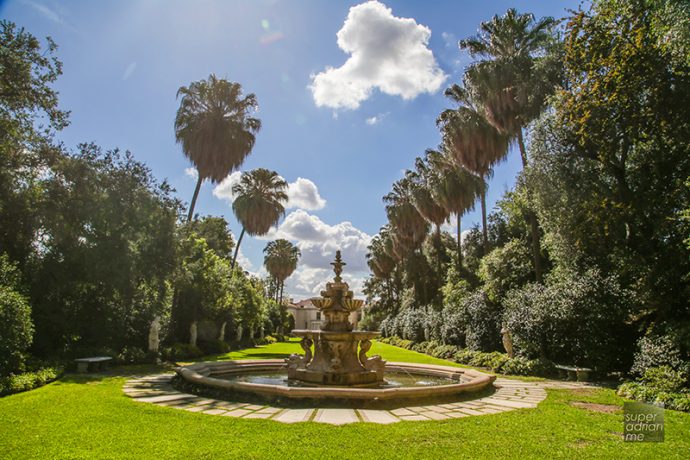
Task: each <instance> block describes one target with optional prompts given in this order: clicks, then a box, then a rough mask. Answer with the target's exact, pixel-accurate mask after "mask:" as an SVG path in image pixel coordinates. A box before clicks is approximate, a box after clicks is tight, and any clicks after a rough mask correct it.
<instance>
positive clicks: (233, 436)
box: [0, 342, 690, 459]
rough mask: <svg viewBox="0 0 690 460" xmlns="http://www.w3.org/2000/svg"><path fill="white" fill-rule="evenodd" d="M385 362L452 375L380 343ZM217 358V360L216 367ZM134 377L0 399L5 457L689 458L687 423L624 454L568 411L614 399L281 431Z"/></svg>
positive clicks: (273, 350)
mask: <svg viewBox="0 0 690 460" xmlns="http://www.w3.org/2000/svg"><path fill="white" fill-rule="evenodd" d="M296 351H299V348H298V345H297V344H296V343H294V342H293V343H280V344H274V345H270V346H266V347H257V348H252V349H247V350H241V351H236V352H232V353H228V354H227V355H224V358H225V359H227V358H232V359H242V358H245V359H246V358H254V359H256V358H277V357H282V356H285V355H286V354H289V353H292V352H296ZM372 352H373V353H378V354H381V355H383V357H384V358H385V359H388V360H391V361H414V362H430V363H443V364H451V365H452V363H448V362H445V361H442V360H438V359H434V358H431V357H428V356H425V355H420V354H418V353H414V352H410V351H407V350H402V349H399V348H396V347H392V346H389V345H384V344H380V343H377V344H376V345H374V347H372ZM215 358H216V359H218V357H215ZM160 369H161V368H156V367H152V366H148V367H147V366H130V367H122V368H118V369H114V370H113V371H111V373H112V375H111V376H107V377H88V376H77V375H68V376H65V377H64V378H63V379H61V380H60V381H58V382H55V383H52V384H50V385H47V386H46V387H43V388H39V389H37V390H34V391H30V392H27V393H23V394H18V395H13V396H8V397H4V398H0V458H8V459H20V458H32V459H33V458H40V459H43V458H70V459H73V458H89V459H92V458H126V459H130V458H161V459H162V458H165V459H167V458H185V459H190V458H191V459H197V458H209V459H211V458H213V459H215V458H242V459H246V458H279V459H287V458H295V459H302V458H338V459H342V458H356V459H376V458H395V459H399V458H414V459H419V458H478V457H486V458H506V457H508V458H641V459H642V458H644V459H647V458H689V457H690V414H685V413H680V412H675V411H666V414H665V421H666V442H664V443H658V444H652V443H634V444H633V443H624V442H623V441H622V440H621V439H620V432H621V431H622V416H621V415H620V414H603V413H596V412H590V411H588V410H585V409H580V408H576V407H573V406H571V405H570V404H569V403H570V402H572V401H587V402H595V403H601V404H615V405H622V402H623V400H622V399H621V398H619V397H617V396H616V395H615V394H614V392H613V391H612V390H608V389H602V390H594V391H588V392H577V393H575V392H571V391H549V396H548V398H547V399H546V400H545V401H544V402H542V403H541V404H540V405H539V407H538V408H536V409H525V410H517V411H511V412H506V413H502V414H496V415H484V416H480V417H466V418H462V419H453V420H446V421H439V422H431V421H429V422H401V423H396V424H392V425H371V424H363V423H358V424H353V425H345V426H341V427H335V426H330V425H322V424H317V423H311V422H310V423H300V424H295V425H284V424H281V423H278V422H272V421H267V420H242V419H236V418H230V417H218V416H213V415H205V414H196V413H190V412H186V411H181V410H177V409H170V408H165V407H159V406H154V405H153V404H145V403H137V402H134V401H132V400H130V399H129V398H128V397H126V396H125V395H124V394H123V393H122V390H121V387H122V384H123V383H124V382H125V380H126V379H127V377H126V376H127V375H131V374H132V373H142V372H155V371H160Z"/></svg>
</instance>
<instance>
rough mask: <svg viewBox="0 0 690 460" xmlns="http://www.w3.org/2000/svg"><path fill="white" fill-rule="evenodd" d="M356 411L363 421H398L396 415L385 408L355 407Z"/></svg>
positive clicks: (383, 423) (383, 422)
mask: <svg viewBox="0 0 690 460" xmlns="http://www.w3.org/2000/svg"><path fill="white" fill-rule="evenodd" d="M357 412H358V413H359V415H360V417H362V420H363V421H365V422H371V423H380V424H382V425H387V424H389V423H396V422H399V421H400V419H399V418H398V417H396V416H395V415H393V414H392V413H391V412H388V411H387V410H370V409H357Z"/></svg>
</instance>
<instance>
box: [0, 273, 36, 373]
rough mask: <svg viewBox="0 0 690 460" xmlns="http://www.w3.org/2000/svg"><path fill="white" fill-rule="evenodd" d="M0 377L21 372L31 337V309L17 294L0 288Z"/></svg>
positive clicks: (22, 297)
mask: <svg viewBox="0 0 690 460" xmlns="http://www.w3.org/2000/svg"><path fill="white" fill-rule="evenodd" d="M0 325H2V326H0V376H2V375H8V374H10V373H11V372H13V371H17V370H22V366H23V364H24V358H25V357H24V352H25V351H26V350H27V349H28V348H29V346H30V345H31V342H32V337H33V330H34V329H33V322H32V321H31V307H30V306H29V304H28V302H27V301H26V299H25V298H24V296H22V295H21V294H19V293H18V292H16V291H15V290H13V289H12V288H11V287H8V286H0Z"/></svg>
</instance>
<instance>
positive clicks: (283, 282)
mask: <svg viewBox="0 0 690 460" xmlns="http://www.w3.org/2000/svg"><path fill="white" fill-rule="evenodd" d="M283 289H285V280H282V281H281V282H280V301H279V302H278V305H283Z"/></svg>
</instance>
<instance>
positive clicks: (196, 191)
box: [187, 176, 204, 222]
mask: <svg viewBox="0 0 690 460" xmlns="http://www.w3.org/2000/svg"><path fill="white" fill-rule="evenodd" d="M203 180H204V179H203V178H202V177H201V176H199V178H198V179H197V180H196V188H195V189H194V195H193V196H192V202H191V203H190V204H189V213H188V214H187V222H191V221H192V217H194V207H195V206H196V199H197V197H198V196H199V189H201V182H203Z"/></svg>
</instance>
